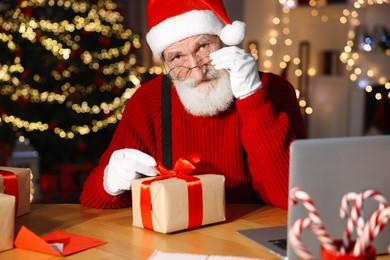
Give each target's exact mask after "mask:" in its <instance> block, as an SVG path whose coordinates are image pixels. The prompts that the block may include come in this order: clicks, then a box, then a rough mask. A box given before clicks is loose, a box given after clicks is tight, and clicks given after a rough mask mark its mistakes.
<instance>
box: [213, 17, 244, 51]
mask: <svg viewBox="0 0 390 260" xmlns="http://www.w3.org/2000/svg"><path fill="white" fill-rule="evenodd" d="M245 34H246V26H245V23H243V22H241V21H234V22H233V23H232V24H226V25H225V27H224V28H223V29H222V30H221V33H220V35H219V37H220V38H221V41H222V42H223V43H225V44H226V45H230V46H233V45H237V44H240V43H241V42H242V40H244V37H245Z"/></svg>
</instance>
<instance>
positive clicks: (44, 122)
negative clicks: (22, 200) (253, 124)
mask: <svg viewBox="0 0 390 260" xmlns="http://www.w3.org/2000/svg"><path fill="white" fill-rule="evenodd" d="M116 8H117V6H116V4H115V3H113V2H112V1H107V0H105V1H99V0H91V1H79V0H18V1H12V0H6V1H4V0H2V1H0V53H1V55H0V141H1V142H3V143H4V142H5V143H9V144H11V145H12V143H14V142H15V139H16V138H17V137H18V135H23V136H25V137H27V138H28V139H29V140H30V142H31V144H32V145H33V146H34V147H35V148H36V150H37V151H38V152H39V154H40V158H41V171H42V172H50V171H51V170H52V169H53V165H63V164H82V163H85V162H89V163H91V162H92V163H93V164H95V163H97V161H98V159H99V157H100V155H101V154H102V152H103V151H104V149H105V148H106V147H107V145H108V143H109V141H110V139H111V136H112V134H113V131H114V129H115V127H116V124H117V123H118V121H119V120H120V119H121V114H122V111H123V108H124V105H125V103H126V101H127V100H128V98H130V96H131V94H132V93H133V92H134V91H135V89H136V87H137V86H139V85H140V82H141V81H142V79H143V78H145V77H148V75H147V72H145V70H144V69H143V68H142V67H139V66H137V60H136V55H137V49H139V48H140V37H139V35H137V34H135V33H133V32H132V31H131V30H130V29H126V28H125V27H124V25H123V17H122V15H121V14H120V12H118V11H117V10H116Z"/></svg>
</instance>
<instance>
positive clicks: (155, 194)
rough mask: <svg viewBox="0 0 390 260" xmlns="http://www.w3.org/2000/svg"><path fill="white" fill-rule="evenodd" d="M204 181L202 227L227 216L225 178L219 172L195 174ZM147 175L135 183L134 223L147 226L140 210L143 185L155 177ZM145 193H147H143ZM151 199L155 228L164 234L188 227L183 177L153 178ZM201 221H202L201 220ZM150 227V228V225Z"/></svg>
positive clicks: (186, 198)
mask: <svg viewBox="0 0 390 260" xmlns="http://www.w3.org/2000/svg"><path fill="white" fill-rule="evenodd" d="M192 176H194V177H197V178H199V179H200V181H201V185H202V192H201V193H202V194H201V198H199V199H201V204H202V205H201V206H202V212H203V214H202V216H201V220H200V221H201V223H199V226H203V225H207V224H212V223H217V222H222V221H224V220H225V219H226V217H225V177H224V176H223V175H216V174H202V175H192ZM154 178H155V177H148V178H142V179H136V180H133V182H132V187H131V189H132V208H133V225H134V226H137V227H141V228H147V227H144V223H143V216H142V215H143V214H144V212H143V211H142V209H141V204H140V202H141V185H142V183H143V182H144V181H147V180H151V179H154ZM142 195H144V194H142ZM150 201H151V202H152V205H151V207H152V213H151V220H152V224H153V228H152V230H154V231H157V232H161V233H171V232H175V231H180V230H185V229H189V221H190V217H189V209H190V208H189V207H193V206H194V205H189V202H188V186H187V182H186V181H185V180H183V179H179V178H176V177H172V178H169V179H164V180H158V181H154V182H152V183H151V184H150ZM198 222H199V221H198ZM147 229H151V228H147Z"/></svg>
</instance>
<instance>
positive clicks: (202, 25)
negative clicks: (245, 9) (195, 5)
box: [146, 10, 224, 59]
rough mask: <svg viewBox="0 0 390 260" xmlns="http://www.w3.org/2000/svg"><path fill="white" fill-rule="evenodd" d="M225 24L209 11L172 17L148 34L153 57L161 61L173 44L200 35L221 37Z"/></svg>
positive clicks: (147, 38) (147, 37) (192, 12)
mask: <svg viewBox="0 0 390 260" xmlns="http://www.w3.org/2000/svg"><path fill="white" fill-rule="evenodd" d="M223 27H224V24H223V22H222V21H221V20H220V19H219V18H218V17H217V16H216V15H215V14H214V12H212V11H209V10H202V11H200V10H193V11H189V12H187V13H184V14H180V15H177V16H174V17H170V18H168V19H166V20H164V21H162V22H161V23H159V24H157V25H156V26H154V27H153V28H151V29H150V31H149V32H148V33H147V34H146V40H147V42H148V44H149V46H150V49H151V50H152V52H153V55H154V56H155V57H156V58H158V59H160V58H161V54H162V52H163V51H164V50H165V48H167V47H168V46H169V45H171V44H172V43H175V42H178V41H181V40H184V39H185V38H188V37H191V36H195V35H198V34H211V35H219V34H220V32H221V30H222V29H223Z"/></svg>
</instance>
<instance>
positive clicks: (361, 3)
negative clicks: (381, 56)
mask: <svg viewBox="0 0 390 260" xmlns="http://www.w3.org/2000/svg"><path fill="white" fill-rule="evenodd" d="M326 2H327V1H325V0H317V1H316V0H311V1H309V7H310V8H311V10H310V14H311V16H312V17H315V18H318V19H320V21H322V22H324V23H326V22H328V21H329V17H328V16H327V15H326V14H324V13H321V8H322V7H323V6H324V5H326ZM279 3H280V5H281V6H282V8H281V10H282V11H281V14H280V15H276V16H275V17H274V18H273V19H272V23H273V25H274V26H275V28H272V29H270V31H269V38H268V44H269V47H268V48H265V50H264V56H265V59H264V60H263V61H262V64H261V66H262V67H263V68H264V69H265V70H270V69H271V67H272V65H273V64H272V58H273V56H274V55H275V53H276V52H275V51H274V48H275V47H276V45H277V44H282V45H283V47H282V48H281V50H283V51H284V52H285V53H286V54H284V55H282V58H281V61H280V62H279V68H280V69H282V70H283V69H286V68H287V66H288V64H289V63H292V64H293V65H294V66H295V70H294V75H295V76H296V77H297V78H299V77H302V76H303V74H304V73H307V75H308V76H310V77H312V76H315V75H316V73H317V71H316V69H315V68H308V71H302V69H301V66H300V65H301V63H302V60H301V59H300V57H293V56H292V55H291V54H290V53H292V51H291V47H292V46H293V45H294V44H295V43H294V42H293V40H292V38H291V36H290V33H291V29H290V15H289V14H290V12H291V10H292V9H293V8H295V7H296V6H297V1H295V0H279ZM388 3H389V0H353V1H352V8H345V9H344V10H343V12H342V14H341V15H340V18H339V22H340V23H341V24H345V25H346V24H348V23H349V24H350V25H351V26H350V27H351V29H350V32H349V33H348V37H349V40H348V41H347V43H346V46H345V48H344V51H343V52H342V54H341V55H340V60H341V61H342V62H343V63H344V64H345V67H346V70H347V71H348V72H350V76H349V77H350V80H351V81H357V80H358V79H359V75H367V77H368V78H369V79H371V81H374V79H378V82H372V83H367V84H366V85H365V86H364V88H365V90H366V91H367V92H370V91H372V89H373V88H372V84H376V83H377V84H380V85H384V87H385V88H386V89H390V82H389V78H387V77H385V76H383V75H376V74H375V71H374V70H371V69H368V70H367V71H366V72H364V71H363V69H362V68H360V67H359V65H358V60H359V57H360V55H359V53H358V52H356V51H354V49H353V40H354V37H355V35H354V30H355V27H356V26H357V25H358V24H360V19H359V16H358V10H359V9H360V8H363V7H365V6H367V5H374V4H388ZM256 48H257V46H256V45H255V44H249V51H250V52H251V53H252V55H253V56H254V57H255V58H256V59H259V54H258V53H259V50H258V49H256ZM278 54H279V53H278ZM385 55H387V56H390V50H389V49H388V50H387V51H386V52H385ZM362 82H367V81H366V80H365V81H362ZM296 94H297V98H298V101H299V105H300V106H301V107H302V109H303V111H304V113H305V114H307V115H310V114H312V113H313V109H312V108H311V107H310V106H309V105H308V102H307V100H306V97H304V96H302V93H300V91H299V89H296ZM388 97H389V98H390V94H389V96H388ZM376 98H377V99H381V98H382V96H381V94H380V93H378V94H377V95H376Z"/></svg>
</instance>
